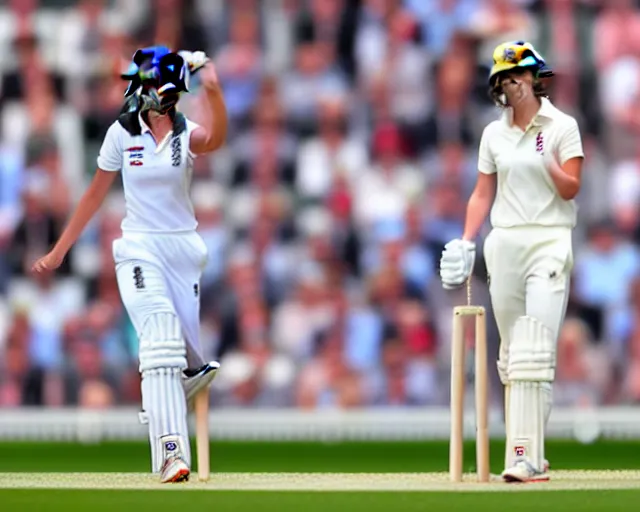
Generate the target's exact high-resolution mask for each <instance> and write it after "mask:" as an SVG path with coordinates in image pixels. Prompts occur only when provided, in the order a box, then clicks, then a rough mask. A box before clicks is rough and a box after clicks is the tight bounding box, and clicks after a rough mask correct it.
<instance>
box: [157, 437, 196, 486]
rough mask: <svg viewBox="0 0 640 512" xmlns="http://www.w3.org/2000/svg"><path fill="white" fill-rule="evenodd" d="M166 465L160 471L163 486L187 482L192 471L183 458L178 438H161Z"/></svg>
mask: <svg viewBox="0 0 640 512" xmlns="http://www.w3.org/2000/svg"><path fill="white" fill-rule="evenodd" d="M160 442H161V444H162V452H163V456H164V463H163V464H162V468H161V469H160V482H161V483H163V484H168V483H178V482H186V481H187V480H189V475H190V473H191V471H190V470H189V466H188V465H187V463H186V462H185V460H184V458H183V456H182V449H181V448H180V440H179V438H178V436H173V435H169V436H162V437H161V438H160Z"/></svg>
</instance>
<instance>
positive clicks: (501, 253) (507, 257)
mask: <svg viewBox="0 0 640 512" xmlns="http://www.w3.org/2000/svg"><path fill="white" fill-rule="evenodd" d="M484 255H485V261H486V264H487V272H488V274H489V292H490V294H491V304H492V307H493V311H494V314H495V317H496V323H497V325H498V330H499V332H500V357H501V359H502V358H503V357H506V354H507V349H508V346H509V341H510V340H509V334H510V332H511V329H512V328H513V326H514V324H515V322H516V320H517V319H518V318H519V317H521V316H525V315H527V316H531V317H533V318H536V319H537V320H539V321H540V322H542V324H544V325H545V326H547V327H548V328H549V329H551V331H552V333H553V336H554V339H556V340H557V338H558V334H559V331H560V327H561V326H562V322H563V321H564V316H565V313H566V309H567V301H568V299H569V284H570V277H571V269H572V267H573V252H572V245H571V229H570V228H564V227H517V228H495V229H493V230H492V231H491V233H489V236H488V237H487V238H486V240H485V244H484Z"/></svg>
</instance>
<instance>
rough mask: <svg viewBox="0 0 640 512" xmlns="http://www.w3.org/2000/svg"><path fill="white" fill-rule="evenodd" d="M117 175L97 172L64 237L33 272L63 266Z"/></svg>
mask: <svg viewBox="0 0 640 512" xmlns="http://www.w3.org/2000/svg"><path fill="white" fill-rule="evenodd" d="M117 175H118V173H117V172H108V171H103V170H102V169H98V170H97V171H96V174H95V176H94V177H93V180H92V181H91V184H90V185H89V188H88V189H87V190H86V191H85V193H84V194H83V196H82V198H81V199H80V202H79V203H78V206H77V207H76V209H75V211H74V212H73V214H72V215H71V219H69V223H68V224H67V226H66V227H65V228H64V231H63V232H62V235H60V239H59V240H58V242H57V243H56V244H55V246H54V247H53V249H51V251H50V252H49V253H48V254H47V255H45V256H43V257H42V258H40V259H39V260H38V261H36V262H35V263H34V264H33V267H32V271H33V272H46V271H51V270H55V269H56V268H58V267H59V266H60V265H61V264H62V261H63V260H64V257H65V256H66V254H67V253H68V252H69V249H71V246H73V244H74V243H75V242H76V240H77V239H78V237H79V236H80V235H81V233H82V231H83V230H84V228H85V226H86V225H87V223H88V222H89V221H90V220H91V218H92V217H93V216H94V215H95V213H96V211H98V208H100V205H102V203H103V201H104V198H105V197H106V195H107V192H109V188H111V184H112V183H113V180H114V179H115V178H116V176H117Z"/></svg>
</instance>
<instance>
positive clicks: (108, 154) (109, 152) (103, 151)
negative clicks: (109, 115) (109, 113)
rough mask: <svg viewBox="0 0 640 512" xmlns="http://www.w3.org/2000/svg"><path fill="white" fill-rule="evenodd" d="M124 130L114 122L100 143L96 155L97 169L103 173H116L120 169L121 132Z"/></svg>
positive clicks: (121, 151)
mask: <svg viewBox="0 0 640 512" xmlns="http://www.w3.org/2000/svg"><path fill="white" fill-rule="evenodd" d="M123 130H124V128H122V126H120V123H118V121H116V122H115V123H113V124H112V125H111V126H110V127H109V130H107V134H106V135H105V137H104V141H102V147H101V148H100V154H99V155H98V168H99V169H102V170H103V171H112V172H117V171H120V170H121V169H122V153H123V149H124V148H123V147H122V132H123Z"/></svg>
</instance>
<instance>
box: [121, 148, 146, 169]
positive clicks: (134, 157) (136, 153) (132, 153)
mask: <svg viewBox="0 0 640 512" xmlns="http://www.w3.org/2000/svg"><path fill="white" fill-rule="evenodd" d="M143 151H144V146H131V147H130V148H127V149H125V152H127V153H129V165H131V166H133V167H140V166H141V165H143V164H144V161H143V158H144V153H143Z"/></svg>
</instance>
